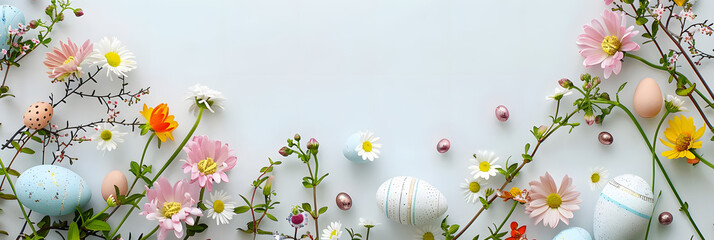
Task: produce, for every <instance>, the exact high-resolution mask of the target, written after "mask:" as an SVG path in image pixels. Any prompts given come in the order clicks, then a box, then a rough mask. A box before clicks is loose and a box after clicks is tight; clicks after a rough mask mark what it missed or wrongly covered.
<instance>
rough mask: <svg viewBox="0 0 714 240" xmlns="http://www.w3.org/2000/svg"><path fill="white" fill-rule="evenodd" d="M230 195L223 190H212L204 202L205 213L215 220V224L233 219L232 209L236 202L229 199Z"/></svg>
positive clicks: (225, 222)
mask: <svg viewBox="0 0 714 240" xmlns="http://www.w3.org/2000/svg"><path fill="white" fill-rule="evenodd" d="M231 199H232V198H231V196H230V195H228V193H226V192H223V191H215V192H212V193H211V194H210V195H209V197H208V201H207V202H206V203H207V204H206V207H207V208H208V209H206V215H207V216H208V217H210V218H213V219H215V220H216V225H221V224H227V223H228V222H229V221H230V220H232V219H233V215H236V214H235V213H234V212H233V209H234V208H236V203H235V202H233V201H231Z"/></svg>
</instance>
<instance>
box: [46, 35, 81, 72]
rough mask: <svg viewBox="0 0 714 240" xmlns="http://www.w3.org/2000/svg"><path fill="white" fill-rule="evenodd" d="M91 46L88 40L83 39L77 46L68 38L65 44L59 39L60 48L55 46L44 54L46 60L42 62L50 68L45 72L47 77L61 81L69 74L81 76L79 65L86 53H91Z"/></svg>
mask: <svg viewBox="0 0 714 240" xmlns="http://www.w3.org/2000/svg"><path fill="white" fill-rule="evenodd" d="M92 46H93V45H92V43H91V42H89V40H87V41H85V42H84V44H82V47H81V48H78V47H77V44H74V43H73V42H72V40H70V39H69V38H68V39H67V43H66V44H65V43H63V42H61V41H60V47H61V48H57V47H55V48H53V49H52V52H48V53H47V54H46V56H47V60H46V61H45V62H44V64H45V66H47V67H48V68H49V69H50V71H49V72H47V74H49V77H50V78H52V79H56V80H57V81H60V82H62V81H65V80H66V79H67V77H68V76H70V75H73V76H74V77H78V76H81V75H82V68H81V67H79V65H80V64H82V61H84V58H86V57H87V55H89V54H90V53H92V51H93V50H92Z"/></svg>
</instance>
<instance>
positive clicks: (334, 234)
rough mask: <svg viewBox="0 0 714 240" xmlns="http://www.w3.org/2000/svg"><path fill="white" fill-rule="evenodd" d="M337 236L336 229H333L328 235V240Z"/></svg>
mask: <svg viewBox="0 0 714 240" xmlns="http://www.w3.org/2000/svg"><path fill="white" fill-rule="evenodd" d="M335 236H337V229H333V230H332V232H331V233H330V237H329V238H328V239H332V237H335Z"/></svg>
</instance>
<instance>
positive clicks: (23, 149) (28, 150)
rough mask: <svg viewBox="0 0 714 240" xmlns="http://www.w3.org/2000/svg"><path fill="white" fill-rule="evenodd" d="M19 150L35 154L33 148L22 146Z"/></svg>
mask: <svg viewBox="0 0 714 240" xmlns="http://www.w3.org/2000/svg"><path fill="white" fill-rule="evenodd" d="M20 152H22V153H25V154H35V150H32V149H29V148H26V147H25V148H22V149H20Z"/></svg>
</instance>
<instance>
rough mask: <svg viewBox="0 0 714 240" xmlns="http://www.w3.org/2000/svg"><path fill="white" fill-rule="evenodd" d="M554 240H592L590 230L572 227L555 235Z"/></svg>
mask: <svg viewBox="0 0 714 240" xmlns="http://www.w3.org/2000/svg"><path fill="white" fill-rule="evenodd" d="M553 240H592V237H590V233H589V232H588V230H585V229H583V228H580V227H571V228H568V229H565V230H563V231H561V232H560V233H558V235H555V237H554V238H553Z"/></svg>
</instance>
